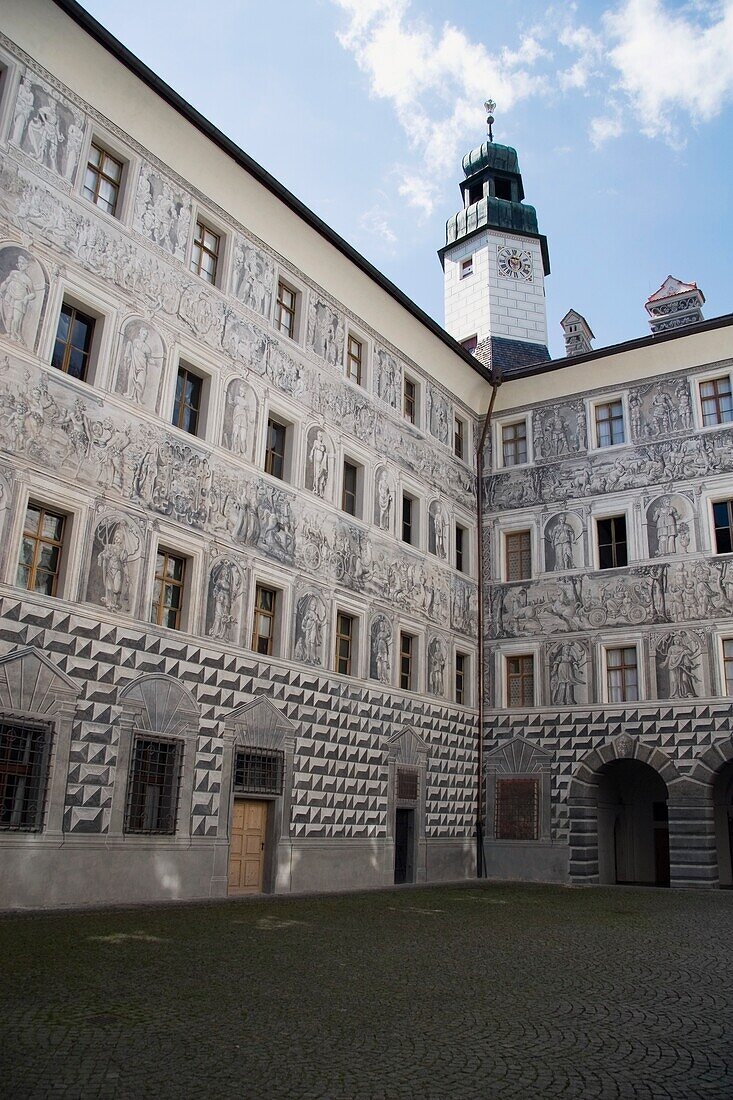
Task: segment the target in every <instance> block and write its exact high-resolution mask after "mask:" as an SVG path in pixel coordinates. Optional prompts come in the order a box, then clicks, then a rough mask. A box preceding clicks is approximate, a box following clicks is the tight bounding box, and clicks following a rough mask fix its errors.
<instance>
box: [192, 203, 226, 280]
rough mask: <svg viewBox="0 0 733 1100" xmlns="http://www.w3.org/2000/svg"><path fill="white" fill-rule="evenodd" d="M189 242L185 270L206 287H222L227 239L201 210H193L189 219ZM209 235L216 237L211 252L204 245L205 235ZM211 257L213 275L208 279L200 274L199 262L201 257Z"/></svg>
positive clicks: (200, 265)
mask: <svg viewBox="0 0 733 1100" xmlns="http://www.w3.org/2000/svg"><path fill="white" fill-rule="evenodd" d="M199 226H200V227H201V230H202V233H201V240H198V237H199V232H198V231H199ZM191 227H192V232H191V242H190V245H189V247H188V250H187V256H186V261H187V262H186V268H187V270H188V272H189V274H191V275H195V276H196V278H197V279H201V281H202V282H203V283H206V285H207V286H215V287H222V286H223V285H224V284H225V282H226V279H225V263H224V261H225V258H226V251H227V249H226V242H227V237H226V234H225V233H224V232H223V230H222V229H221V227H220V226H219V225H217V224H216V223H215V222H213V221H212V220H211V219H210V218H209V217H208V215H206V214H204V213H203V212H202V211H201V210H194V211H193V216H192V218H191ZM207 233H209V234H211V236H212V237H216V241H217V246H218V247H217V249H216V251H215V252H214V251H212V250H211V249H210V248H208V247H207V245H206V244H205V236H206V234H207ZM197 248H198V250H199V258H198V261H197V260H196V258H195V253H196V249H197ZM204 254H205V255H207V256H213V258H214V273H213V278H209V277H208V275H205V274H202V270H203V264H202V263H201V260H202V258H203V256H204Z"/></svg>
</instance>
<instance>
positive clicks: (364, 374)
mask: <svg viewBox="0 0 733 1100" xmlns="http://www.w3.org/2000/svg"><path fill="white" fill-rule="evenodd" d="M352 340H353V341H354V342H355V343H357V344H358V345H359V346H360V348H361V359H360V369H359V377H358V378H355V377H354V375H353V374H351V373H350V363H351V360H352V357H351V341H352ZM368 361H369V341H368V340H367V339H366V337H365V336H362V334H361V333H360V332H356V331H355V330H354V329H353V328H347V330H346V340H345V341H344V377H345V378H346V380H347V381H348V382H351V383H352V385H354V386H358V387H359V389H363V390H366V389H368Z"/></svg>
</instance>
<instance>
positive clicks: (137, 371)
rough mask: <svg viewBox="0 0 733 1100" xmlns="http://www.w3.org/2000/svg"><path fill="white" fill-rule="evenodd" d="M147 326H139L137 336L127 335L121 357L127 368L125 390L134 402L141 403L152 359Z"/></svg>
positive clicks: (126, 394)
mask: <svg viewBox="0 0 733 1100" xmlns="http://www.w3.org/2000/svg"><path fill="white" fill-rule="evenodd" d="M149 336H150V334H149V331H148V329H147V328H144V327H141V328H140V331H139V332H138V334H137V336H134V337H131V338H129V337H128V340H127V343H126V345H125V353H124V356H123V359H122V362H123V364H124V366H125V367H126V369H127V392H126V393H125V397H129V398H130V400H131V401H134V402H136V404H138V405H140V404H142V401H143V399H144V397H145V387H146V385H147V382H148V370H149V368H150V365H151V363H152V361H153V358H154V355H153V348H152V346H151V343H150V339H149Z"/></svg>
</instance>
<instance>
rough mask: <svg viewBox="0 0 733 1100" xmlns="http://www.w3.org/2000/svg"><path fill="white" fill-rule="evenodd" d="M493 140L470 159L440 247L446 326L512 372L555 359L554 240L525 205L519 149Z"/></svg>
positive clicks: (485, 359) (487, 359) (475, 350)
mask: <svg viewBox="0 0 733 1100" xmlns="http://www.w3.org/2000/svg"><path fill="white" fill-rule="evenodd" d="M486 107H487V110H488V112H489V117H488V120H487V121H488V124H489V137H488V140H487V141H485V142H484V143H483V144H482V145H480V146H479V147H478V148H477V149H472V150H471V152H470V153H467V154H466V156H465V157H464V158H463V172H464V176H465V179H463V180H462V181H461V184H460V188H461V195H462V198H463V209H462V210H460V211H459V212H458V213H457V214H454V215H453V217H452V218H449V219H448V222H447V223H446V229H445V245H444V246H443V248H441V249H440V251H439V253H438V255H439V256H440V260H441V263H442V265H443V271H444V278H445V328H446V330H447V331H448V332H449V333H450V334H451V336H454V337H455V338H456V340H458V341H459V342H460V343H462V344H463V345H464V347H466V348H467V349H468V350H469V351H472V352H473V354H474V355H475V356H476V357H477V358H478V359H481V360H482V361H483V362H485V363H487V364H488V365H490V366H491V365H493V366H494V367H499V368H500V369H501V370H503V371H504V372H505V373H511V374H516V373H520V372H521V370H522V368H523V367H526V366H528V365H529V364H531V363H534V362H538V361H539V360H547V359H549V357H550V356H549V353H548V351H547V313H546V308H545V287H544V281H545V275H549V273H550V260H549V255H548V251H547V238H546V237H545V236H544V235H543V234H541V233H540V232H539V230H538V228H537V214H536V212H535V209H534V207H533V206H528V205H527V204H526V203H525V202H524V187H523V185H522V174H521V172H520V170H519V159H518V157H517V153H516V150H515V149H512V148H510V147H509V146H508V145H498V144H496V143H495V142H494V140H493V133H492V125H493V122H494V119H493V116H492V111H493V109H494V104H493V103H491V102H488V103H487V104H486Z"/></svg>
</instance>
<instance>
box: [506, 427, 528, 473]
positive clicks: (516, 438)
mask: <svg viewBox="0 0 733 1100" xmlns="http://www.w3.org/2000/svg"><path fill="white" fill-rule="evenodd" d="M501 455H502V463H503V465H504V466H521V464H522V463H523V462H526V461H527V421H526V420H518V421H517V422H516V423H515V424H502V428H501Z"/></svg>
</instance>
